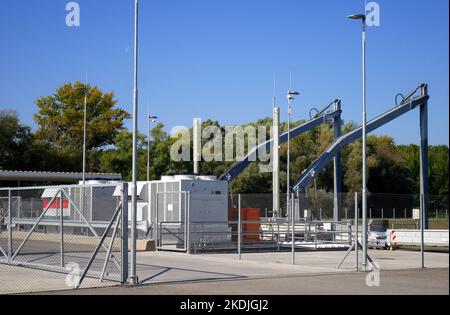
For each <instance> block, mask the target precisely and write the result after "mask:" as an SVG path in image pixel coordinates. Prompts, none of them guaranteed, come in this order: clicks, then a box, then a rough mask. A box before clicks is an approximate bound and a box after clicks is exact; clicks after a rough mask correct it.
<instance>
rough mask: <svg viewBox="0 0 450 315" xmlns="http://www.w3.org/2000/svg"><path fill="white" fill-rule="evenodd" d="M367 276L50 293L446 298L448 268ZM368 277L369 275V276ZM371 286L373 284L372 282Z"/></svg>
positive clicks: (188, 283) (298, 276)
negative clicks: (375, 280)
mask: <svg viewBox="0 0 450 315" xmlns="http://www.w3.org/2000/svg"><path fill="white" fill-rule="evenodd" d="M367 276H368V275H367V274H366V273H340V274H318V275H289V276H287V275H284V276H278V277H277V276H271V277H261V278H258V277H255V278H248V279H222V280H209V281H194V282H184V283H183V282H181V283H180V282H177V283H169V284H151V285H144V286H140V287H128V286H119V287H106V288H98V289H83V290H78V291H60V292H54V293H52V294H71V295H73V294H76V295H186V294H188V295H405V294H407V295H448V294H449V272H448V269H428V270H395V271H382V272H381V273H380V282H379V286H372V287H370V286H368V285H367V284H366V277H367ZM369 276H371V275H369ZM372 283H373V282H372Z"/></svg>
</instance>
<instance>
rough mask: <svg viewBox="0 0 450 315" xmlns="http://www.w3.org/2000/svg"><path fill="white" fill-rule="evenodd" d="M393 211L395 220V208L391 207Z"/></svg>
mask: <svg viewBox="0 0 450 315" xmlns="http://www.w3.org/2000/svg"><path fill="white" fill-rule="evenodd" d="M393 212H394V213H393V215H394V220H395V208H394V209H393Z"/></svg>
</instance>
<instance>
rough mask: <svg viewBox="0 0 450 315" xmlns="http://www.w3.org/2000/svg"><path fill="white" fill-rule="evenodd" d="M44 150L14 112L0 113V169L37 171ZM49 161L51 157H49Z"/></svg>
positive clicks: (40, 164)
mask: <svg viewBox="0 0 450 315" xmlns="http://www.w3.org/2000/svg"><path fill="white" fill-rule="evenodd" d="M45 152H46V150H45V148H44V147H42V146H40V145H38V144H36V143H35V141H34V136H33V134H32V132H31V128H30V127H28V126H25V125H23V124H21V123H20V121H19V117H18V115H17V113H16V112H15V111H8V110H2V111H0V169H3V170H23V171H32V170H38V169H39V168H40V167H42V166H43V163H45V162H46V161H49V160H48V159H42V157H43V156H45ZM49 159H50V160H51V157H49Z"/></svg>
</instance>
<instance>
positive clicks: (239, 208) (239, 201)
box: [238, 194, 242, 260]
mask: <svg viewBox="0 0 450 315" xmlns="http://www.w3.org/2000/svg"><path fill="white" fill-rule="evenodd" d="M241 211H242V209H241V194H239V195H238V259H239V260H241V259H242V254H241V242H242V235H241V234H242V218H241V214H242V213H241Z"/></svg>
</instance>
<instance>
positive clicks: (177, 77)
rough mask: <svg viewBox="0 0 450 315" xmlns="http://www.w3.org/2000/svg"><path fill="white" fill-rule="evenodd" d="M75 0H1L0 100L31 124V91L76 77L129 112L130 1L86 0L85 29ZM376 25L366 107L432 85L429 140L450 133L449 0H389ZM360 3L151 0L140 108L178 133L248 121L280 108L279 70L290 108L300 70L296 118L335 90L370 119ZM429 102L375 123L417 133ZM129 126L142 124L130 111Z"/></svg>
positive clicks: (350, 112)
mask: <svg viewBox="0 0 450 315" xmlns="http://www.w3.org/2000/svg"><path fill="white" fill-rule="evenodd" d="M67 2H69V1H68V0H39V1H35V0H21V1H18V0H1V4H0V40H1V43H2V47H1V50H0V69H1V71H0V108H1V109H6V108H11V109H15V110H16V111H17V112H18V113H19V115H20V117H21V119H22V121H23V122H24V123H26V124H30V125H32V126H33V127H35V126H34V122H33V119H32V115H33V113H35V112H36V107H35V105H34V100H35V99H36V98H38V97H40V96H44V95H48V94H51V93H52V92H54V90H55V89H56V87H58V86H60V85H62V84H63V83H65V82H68V81H72V82H74V81H76V80H80V81H84V80H85V76H86V72H87V73H88V79H89V83H90V84H93V85H98V86H99V87H100V88H101V89H103V90H104V91H114V92H115V95H116V98H117V99H118V100H119V106H121V107H123V108H125V109H127V110H128V111H130V112H131V111H132V87H133V86H132V78H133V72H132V69H133V68H132V65H133V49H132V47H133V2H134V1H133V0H115V1H110V0H78V1H77V2H78V3H79V4H80V6H81V26H80V27H77V28H68V27H67V26H66V25H65V18H66V14H67V12H66V11H65V6H66V4H67ZM377 2H378V3H379V4H380V6H381V26H380V27H375V28H369V29H368V47H367V48H368V54H367V58H368V117H369V118H373V117H375V116H377V115H378V114H380V113H382V112H384V111H386V110H388V109H389V108H390V107H391V106H393V105H394V96H395V94H397V93H399V92H404V93H406V92H408V91H409V90H411V89H413V88H415V87H416V86H417V85H418V84H420V83H422V82H427V83H429V85H430V88H429V90H430V94H431V97H432V98H431V101H430V114H429V116H430V124H429V125H430V143H431V144H448V143H449V136H448V132H449V121H448V109H449V93H448V85H449V72H448V71H449V64H448V62H449V42H448V37H449V35H448V29H449V24H448V23H449V20H448V10H449V8H448V5H449V2H448V0H431V1H424V0H421V1H419V0H408V1H407V0H395V1H393V0H379V1H377ZM363 8H364V1H363V0H339V1H338V0H321V1H317V0H315V1H313V0H141V11H140V22H141V24H140V49H139V53H140V65H139V70H140V83H139V92H140V117H139V124H140V129H141V131H142V132H146V119H145V116H146V114H147V111H148V108H149V107H150V111H151V113H153V114H156V115H158V116H159V117H161V119H162V121H163V122H164V123H165V125H166V128H167V130H170V128H172V127H174V126H177V125H186V126H189V125H190V124H192V118H193V117H201V118H203V119H206V118H212V119H216V120H219V121H220V122H221V123H222V124H240V123H245V122H248V121H253V120H256V119H257V118H263V117H265V116H270V115H271V106H272V100H271V98H272V94H273V77H274V73H275V77H276V81H277V84H276V91H275V92H276V96H277V98H278V101H279V105H280V106H281V107H282V109H283V110H282V112H283V117H282V118H283V119H286V110H285V108H286V96H285V95H286V91H287V90H288V88H289V73H290V72H292V76H293V88H294V89H297V90H299V91H300V92H301V94H302V95H301V96H300V97H299V98H297V99H296V101H295V104H294V117H295V119H301V118H307V116H308V112H309V109H310V108H311V107H313V106H315V107H317V106H322V105H325V104H328V103H329V102H330V101H331V100H333V99H335V98H341V99H342V102H343V110H344V114H343V117H344V119H345V120H346V121H350V120H352V121H356V122H360V120H361V113H360V108H361V57H360V56H361V43H360V38H361V35H360V26H359V24H357V22H355V21H350V20H347V19H346V18H345V17H346V16H347V15H348V14H351V13H357V12H361V11H363ZM418 123H419V114H418V111H414V112H412V113H409V114H407V115H406V116H405V117H402V118H400V119H398V120H397V121H395V122H393V123H391V124H390V125H388V126H386V127H383V128H382V129H380V130H379V131H378V132H377V134H388V135H391V136H393V137H394V138H395V140H396V142H397V143H418V142H419V128H418ZM127 126H128V127H130V126H131V121H128V122H127Z"/></svg>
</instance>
